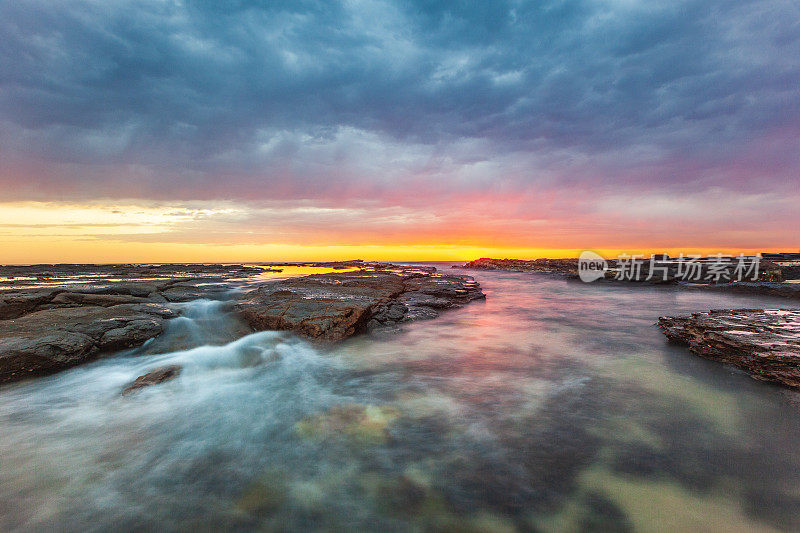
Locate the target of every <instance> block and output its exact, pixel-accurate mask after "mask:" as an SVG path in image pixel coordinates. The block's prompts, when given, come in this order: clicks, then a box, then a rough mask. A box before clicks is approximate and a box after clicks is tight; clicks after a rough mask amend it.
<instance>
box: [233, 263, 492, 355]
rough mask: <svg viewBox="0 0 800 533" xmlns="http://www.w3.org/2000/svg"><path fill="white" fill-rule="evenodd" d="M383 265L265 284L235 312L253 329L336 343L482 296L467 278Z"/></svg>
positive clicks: (477, 287) (236, 307) (236, 305)
mask: <svg viewBox="0 0 800 533" xmlns="http://www.w3.org/2000/svg"><path fill="white" fill-rule="evenodd" d="M382 266H384V267H385V268H381V269H377V270H371V269H363V270H357V271H353V272H346V273H331V274H321V275H315V276H305V277H302V278H295V279H289V280H283V281H278V282H272V283H267V284H265V285H263V286H261V287H259V288H257V289H255V290H253V291H250V292H249V293H246V294H244V295H243V296H242V298H241V300H240V301H239V302H237V303H236V304H235V309H236V311H237V312H238V313H239V314H240V316H241V317H242V318H243V319H244V320H245V321H246V322H247V323H248V324H249V325H250V326H251V327H252V328H254V329H256V330H275V329H277V330H291V331H294V332H295V333H298V334H300V335H303V336H305V337H308V338H311V339H316V340H321V341H339V340H342V339H345V338H347V337H350V336H352V335H355V334H357V333H361V332H363V331H365V330H367V329H374V328H378V327H382V326H387V325H392V324H397V323H399V322H403V321H406V320H411V319H415V318H423V317H425V318H427V317H431V316H437V314H436V312H435V311H434V309H449V308H452V307H458V306H461V305H464V304H466V303H468V302H470V301H472V300H475V299H478V298H484V297H485V296H484V294H483V292H482V291H481V289H480V285H478V284H477V283H476V282H475V281H474V280H473V279H472V278H470V277H468V276H452V275H441V274H437V273H432V272H430V270H428V269H417V268H412V267H405V268H404V267H397V266H395V265H382ZM423 308H424V309H425V311H424V312H423V311H421V309H423Z"/></svg>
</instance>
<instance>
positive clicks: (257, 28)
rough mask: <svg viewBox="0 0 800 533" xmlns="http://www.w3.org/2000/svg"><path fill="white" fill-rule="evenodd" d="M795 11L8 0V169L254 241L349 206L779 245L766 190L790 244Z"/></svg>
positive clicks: (393, 233) (799, 155) (19, 186)
mask: <svg viewBox="0 0 800 533" xmlns="http://www.w3.org/2000/svg"><path fill="white" fill-rule="evenodd" d="M798 20H800V6H799V5H798V4H797V3H796V2H794V1H793V0H760V1H755V0H754V1H741V0H675V1H671V2H649V1H644V0H641V1H639V0H549V1H548V0H545V1H542V0H531V1H524V0H507V1H503V0H496V1H491V2H488V1H487V2H467V1H444V0H443V1H434V0H425V1H422V0H420V1H417V2H401V1H397V0H395V1H391V0H386V1H377V0H376V1H367V0H347V1H341V2H334V1H312V0H286V1H266V0H264V1H252V2H246V1H243V0H242V1H238V2H216V1H212V0H203V1H189V0H187V1H178V0H141V1H138V2H126V1H120V0H113V1H108V0H91V1H90V0H84V1H74V0H72V1H66V0H40V1H36V0H14V1H11V0H5V1H3V0H0V192H2V199H3V200H5V201H9V202H10V201H51V202H52V201H60V202H66V201H68V202H72V203H71V204H68V205H73V206H74V205H75V204H80V203H81V202H83V203H89V202H96V201H108V199H117V200H118V199H126V200H135V201H136V202H138V204H139V205H146V206H149V207H148V208H152V209H160V207H159V206H161V205H164V203H165V202H166V204H170V203H172V204H174V205H184V204H186V203H188V202H206V203H209V202H210V203H209V204H208V205H206V204H204V207H203V208H204V209H212V210H213V209H216V207H215V205H213V203H214V202H218V204H217V205H221V204H222V203H225V202H228V203H230V206H232V207H230V209H234V210H237V211H236V212H237V213H239V212H241V213H240V214H241V216H238V215H237V217H238V218H237V217H233V219H231V220H227V219H226V220H227V221H225V222H219V223H220V224H222V225H223V226H224V227H225V228H227V229H226V230H225V231H223V232H221V233H218V234H217V235H225V237H224V238H226V239H233V242H239V241H240V240H241V239H243V238H244V239H249V240H253V241H256V240H258V239H261V241H260V242H264V243H271V242H289V241H292V242H301V241H302V242H307V240H308V239H310V240H311V241H314V242H317V241H320V240H325V239H328V240H329V241H336V242H340V241H342V242H343V241H345V240H346V239H345V238H344V237H343V235H344V233H341V232H340V233H338V234H334V233H336V232H335V231H333V230H331V224H332V222H331V221H332V220H333V219H336V218H337V217H338V222H336V223H337V224H338V225H339V226H340V227H342V228H343V227H348V228H350V227H351V226H352V228H351V229H352V231H351V232H350V233H349V234H350V235H351V236H353V241H352V242H351V243H350V244H362V243H370V242H372V243H376V242H384V241H383V240H382V239H384V237H386V236H387V235H388V237H386V238H389V239H395V240H398V241H403V242H412V241H414V239H415V238H422V239H423V240H424V241H431V242H433V241H435V240H436V239H444V241H440V242H445V241H446V242H450V243H452V242H455V241H459V242H461V241H464V240H465V239H466V240H467V241H469V240H470V238H472V241H471V243H472V244H479V243H483V242H485V241H486V240H489V241H491V240H497V239H499V240H501V241H503V242H504V243H507V244H509V243H511V242H512V241H513V242H517V243H519V244H520V245H524V246H527V247H536V246H539V245H541V246H553V245H552V242H553V241H554V240H555V241H557V240H558V238H560V239H562V242H564V243H565V242H569V243H571V244H570V245H569V246H567V245H564V247H571V246H572V244H574V245H575V247H580V246H581V245H588V244H589V243H585V241H586V240H588V238H589V236H591V238H592V239H598V238H600V239H603V238H605V239H606V241H605V242H607V243H611V242H612V241H614V242H624V243H626V244H624V245H627V243H628V242H629V239H627V238H624V237H623V238H621V237H620V233H622V232H625V231H633V230H631V226H632V225H633V226H640V225H644V224H655V223H656V222H658V223H659V224H667V225H670V224H672V226H673V228H681V229H682V230H684V233H682V234H676V235H678V236H680V235H683V236H684V237H686V239H689V238H690V237H691V238H692V239H701V240H703V239H705V241H704V242H692V243H691V244H692V245H697V246H701V245H702V246H726V247H749V246H753V247H757V246H759V243H758V242H756V241H758V240H759V235H760V236H761V237H764V236H765V235H766V234H767V232H769V231H770V228H771V226H770V225H769V224H768V223H767V217H766V213H767V212H769V213H772V214H773V216H775V215H780V216H782V217H785V218H784V220H783V224H782V225H781V228H780V229H778V230H776V231H777V232H778V233H779V237H780V238H778V239H777V241H775V240H774V239H772V240H770V239H762V242H767V241H769V242H775V243H776V244H777V245H784V246H787V245H791V244H792V242H793V241H795V242H796V241H798V240H800V236H799V235H798V233H797V230H792V229H791V228H793V227H794V228H796V227H800V213H798V210H796V209H794V208H792V207H791V206H792V205H797V203H796V201H797V200H800V25H798ZM276 202H278V203H279V204H280V207H279V208H278V207H276V204H275V203H276ZM705 202H710V203H711V204H710V205H709V204H707V203H705ZM792 202H794V203H792ZM634 204H635V205H634ZM64 205H67V204H64ZM226 205H227V204H226ZM298 206H299V207H305V208H307V209H306V211H302V210H301V211H293V209H295V208H296V207H298ZM643 206H644V207H643ZM787 206H788V207H787ZM704 208H705V209H712V210H715V215H714V216H708V215H704V216H700V217H698V219H697V220H696V221H695V226H692V227H690V226H689V224H688V223H687V224H684V221H685V218H686V217H692V216H695V215H697V211H696V209H699V210H700V211H702V210H703V209H704ZM220 209H222V208H220ZM215 212H216V211H215ZM759 215H763V216H761V217H760V216H759ZM226 216H227V215H226ZM599 218H602V219H603V223H602V226H603V231H601V232H597V231H589V228H591V227H594V228H598V227H599V226H597V224H596V223H597V221H598V219H599ZM459 220H460V221H462V222H461V223H460V224H459V223H458V222H457V221H459ZM468 220H471V222H465V221H468ZM168 227H171V228H173V229H174V231H172V238H180V239H184V241H183V242H194V241H196V240H197V239H198V238H199V237H198V235H200V234H202V235H205V236H206V237H202V238H208V239H210V240H214V239H215V237H214V234H215V233H214V232H211V233H209V232H208V231H205V230H203V231H201V230H197V228H195V227H194V226H192V228H194V229H195V230H197V231H195V233H194V234H193V233H192V231H191V229H192V228H190V227H187V226H186V224H185V223H184V222H180V223H178V224H177V226H173V225H168ZM177 227H180V228H182V229H175V228H177ZM248 227H249V228H250V229H251V230H253V231H254V233H250V234H248V235H250V237H245V236H244V234H243V233H242V230H243V228H248ZM723 227H725V228H727V229H729V230H731V231H732V233H731V235H729V236H728V237H725V238H724V239H721V240H718V241H714V240H713V238H712V237H713V236H714V235H716V234H719V231H720V229H721V228H723ZM465 228H466V229H468V230H470V231H472V232H473V233H472V234H467V233H465V232H464V229H465ZM206 230H207V227H206ZM660 232H661V229H658V230H656V229H653V230H652V235H651V236H652V237H653V238H654V239H656V240H658V239H660V235H661V233H660ZM145 233H146V234H148V235H150V236H151V237H152V236H153V235H155V234H156V233H153V232H150V233H148V232H145ZM167 233H170V232H167ZM634 234H635V235H636V236H637V238H640V241H638V242H639V243H640V245H644V244H645V243H644V242H642V239H643V240H646V239H647V237H648V234H647V231H644V230H642V228H640V227H637V228H636V229H635V231H634ZM237 235H238V236H237ZM455 235H459V236H458V237H455ZM581 235H583V236H584V239H583V240H582V239H580V238H578V237H580V236H581ZM612 235H613V236H614V237H613V238H610V236H612ZM737 235H738V237H737ZM603 236H605V237H603ZM555 237H558V238H555ZM772 237H774V235H772ZM686 239H684V240H683V241H681V240H680V239H679V238H678V239H677V241H676V242H675V243H673V244H674V245H675V246H679V245H680V244H681V242H686ZM709 239H711V240H709ZM544 241H547V244H546V245H545V244H544ZM578 241H581V243H582V244H578ZM723 241H724V242H723ZM207 242H209V241H207ZM594 242H596V241H594ZM659 242H660V241H659ZM345 244H346V243H345ZM599 245H603V243H600V244H598V246H599ZM610 245H611V244H609V246H610ZM622 245H623V244H620V246H622ZM554 247H558V245H555V246H554ZM795 247H796V245H795Z"/></svg>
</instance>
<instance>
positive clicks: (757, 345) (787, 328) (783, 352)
mask: <svg viewBox="0 0 800 533" xmlns="http://www.w3.org/2000/svg"><path fill="white" fill-rule="evenodd" d="M658 326H659V327H660V328H661V329H662V330H663V332H664V334H665V335H666V336H667V337H668V338H669V339H670V340H672V341H675V342H679V343H682V344H686V345H688V346H689V350H691V351H692V352H693V353H695V354H697V355H699V356H701V357H705V358H708V359H713V360H715V361H721V362H724V363H730V364H733V365H736V366H738V367H741V368H743V369H745V370H747V372H749V373H750V375H751V376H753V377H754V378H756V379H760V380H763V381H773V382H776V383H780V384H781V385H784V386H786V387H791V388H794V389H800V310H798V309H790V310H779V309H773V310H770V309H729V310H712V311H709V312H708V313H693V314H692V315H691V316H688V317H685V316H684V317H666V316H665V317H661V318H659V319H658Z"/></svg>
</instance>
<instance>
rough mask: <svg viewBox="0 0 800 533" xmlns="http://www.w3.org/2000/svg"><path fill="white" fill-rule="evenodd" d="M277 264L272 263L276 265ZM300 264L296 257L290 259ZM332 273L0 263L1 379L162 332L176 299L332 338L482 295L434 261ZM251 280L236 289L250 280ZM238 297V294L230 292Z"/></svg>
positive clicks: (176, 310) (434, 312)
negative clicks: (219, 305)
mask: <svg viewBox="0 0 800 533" xmlns="http://www.w3.org/2000/svg"><path fill="white" fill-rule="evenodd" d="M273 266H274V265H273ZM294 266H297V265H294ZM301 266H312V267H324V268H330V269H332V270H345V269H347V270H351V269H353V268H358V269H359V270H354V271H348V272H334V273H330V274H319V275H313V276H306V277H297V278H289V279H281V280H274V281H264V280H262V279H260V278H259V277H258V276H259V275H261V274H263V273H265V272H280V269H277V268H271V267H266V266H258V267H251V266H243V265H33V266H27V267H0V383H5V382H10V381H16V380H19V379H23V378H25V377H28V376H35V375H42V374H47V373H52V372H56V371H59V370H62V369H65V368H69V367H71V366H75V365H77V364H80V363H84V362H88V361H91V360H93V359H96V358H97V357H100V356H102V355H105V354H108V353H111V352H113V351H116V350H121V349H126V348H134V347H138V346H141V345H142V344H144V343H145V342H147V341H148V340H150V339H152V338H154V337H156V336H158V335H159V334H161V332H162V331H163V329H164V321H165V320H167V319H170V318H175V317H177V316H179V315H180V313H181V309H182V308H181V306H180V305H176V304H180V303H183V302H189V301H192V300H197V299H201V298H203V299H209V300H224V301H227V302H230V303H229V304H226V305H228V307H229V308H231V309H232V310H233V311H234V312H235V313H237V314H238V315H239V316H240V317H241V318H242V319H244V321H245V322H246V325H244V328H245V331H243V332H242V334H246V332H247V330H246V328H247V327H250V328H252V329H255V330H291V331H293V332H295V333H298V334H300V335H303V336H305V337H308V338H312V339H320V340H327V341H336V340H341V339H345V338H347V337H350V336H351V335H354V334H356V333H360V332H364V331H367V330H374V329H377V328H381V327H386V326H391V325H394V324H397V323H400V322H403V321H407V320H412V319H420V318H434V317H436V316H438V313H439V311H440V310H442V309H449V308H452V307H458V306H460V305H464V304H466V303H467V302H469V301H471V300H474V299H476V298H483V297H484V295H483V293H482V292H481V290H480V286H479V285H478V284H477V283H475V282H474V281H473V280H472V278H469V277H467V276H452V275H441V274H437V273H435V270H436V269H435V268H432V267H419V268H411V267H398V266H395V265H391V264H386V263H368V262H364V261H346V262H342V263H308V264H303V265H301ZM248 283H249V284H251V286H252V284H254V283H257V285H255V286H256V287H257V288H255V289H253V290H250V291H247V292H244V293H238V292H236V291H237V290H239V289H240V288H241V287H242V286H246V284H248ZM237 297H238V300H236V301H235V302H234V299H236V298H237Z"/></svg>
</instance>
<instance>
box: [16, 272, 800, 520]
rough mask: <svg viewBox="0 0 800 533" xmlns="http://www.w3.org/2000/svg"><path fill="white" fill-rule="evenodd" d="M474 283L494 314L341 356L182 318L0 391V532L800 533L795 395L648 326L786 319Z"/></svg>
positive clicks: (213, 308) (742, 303)
mask: <svg viewBox="0 0 800 533" xmlns="http://www.w3.org/2000/svg"><path fill="white" fill-rule="evenodd" d="M469 273H470V274H471V275H474V276H475V277H476V279H477V280H478V281H479V282H480V283H481V284H482V286H483V288H484V291H485V292H486V294H487V299H486V301H485V302H474V303H472V304H470V305H468V306H466V307H464V308H462V309H459V310H454V311H450V312H446V313H444V314H443V315H442V316H441V317H440V318H438V319H436V320H431V321H424V322H415V323H408V324H405V325H403V327H402V328H401V329H400V330H399V331H397V332H394V333H382V334H380V335H373V336H362V337H358V338H353V339H351V340H349V341H347V342H345V343H343V344H341V345H338V346H336V347H333V348H326V349H323V348H320V347H315V346H313V345H311V344H309V343H306V342H304V341H302V340H300V339H298V338H295V337H293V336H292V335H290V334H286V333H278V332H262V333H255V334H249V335H246V336H244V337H241V335H242V330H241V325H240V324H237V323H236V322H235V320H234V319H233V318H232V317H230V316H228V315H226V314H225V313H224V311H223V309H224V308H223V307H222V306H221V305H220V303H219V302H210V301H197V302H191V303H189V304H186V306H187V308H186V313H185V316H183V317H182V318H179V319H176V320H174V321H173V322H172V323H170V324H169V327H168V330H167V332H166V333H165V334H164V335H163V336H162V338H160V339H157V340H156V341H154V342H151V343H150V344H149V345H147V346H145V347H143V348H142V349H139V350H134V351H128V352H124V353H120V354H117V355H115V356H114V357H111V358H107V359H103V360H100V361H97V362H95V363H92V364H89V365H86V366H82V367H78V368H75V369H72V370H69V371H66V372H62V373H60V374H57V375H54V376H50V377H46V378H40V379H36V380H31V381H27V382H24V383H19V384H15V385H8V386H4V387H2V388H0V531H14V530H26V531H27V530H54V529H55V530H67V531H92V530H115V531H130V530H140V529H158V530H178V529H181V530H184V529H195V530H200V531H206V530H213V529H217V528H227V529H240V530H252V529H260V530H268V531H269V530H314V529H317V530H326V531H336V530H343V529H350V528H357V529H360V530H372V531H393V530H397V531H406V530H419V531H424V530H451V531H514V530H519V531H531V530H541V531H581V530H594V531H688V530H691V531H697V530H703V531H720V532H723V531H724V532H730V531H775V530H784V531H786V530H798V529H800V453H798V451H797V443H798V442H800V409H799V408H798V405H800V403H799V402H798V398H797V395H795V393H791V392H788V391H784V390H782V389H780V388H777V387H775V386H772V385H769V384H765V383H761V382H757V381H755V380H753V379H751V378H750V377H748V376H746V375H745V374H743V373H742V372H740V371H738V370H736V369H733V368H731V367H729V366H725V365H720V364H718V363H714V362H710V361H706V360H703V359H701V358H698V357H696V356H694V355H691V354H690V353H689V352H688V350H687V349H686V348H685V347H682V346H674V345H670V344H668V343H667V341H666V340H665V338H664V336H663V335H662V334H661V333H660V332H659V331H658V329H657V328H656V327H655V326H654V325H653V324H654V322H655V321H656V319H657V318H658V317H659V316H660V315H669V314H686V313H690V312H693V311H703V310H708V309H713V308H731V307H733V308H736V307H773V308H774V307H787V306H792V304H791V302H790V301H788V300H782V299H772V298H765V297H754V296H740V295H732V294H725V293H722V292H712V291H703V290H687V289H677V288H674V287H652V286H651V287H644V286H624V285H607V284H606V285H601V284H582V283H580V282H567V281H565V280H563V279H560V278H554V277H549V276H547V275H538V274H525V273H503V272H469ZM172 363H175V364H180V365H182V366H183V368H184V370H183V372H182V374H181V375H180V376H179V377H178V378H177V379H175V380H173V381H170V382H167V383H164V384H162V385H159V386H155V387H150V388H147V389H144V390H142V391H141V392H139V393H137V394H133V395H129V396H122V395H121V394H120V391H121V389H122V388H123V387H124V386H125V385H126V384H127V383H129V382H130V381H132V380H133V379H134V378H135V377H137V376H139V375H141V374H144V373H146V372H147V371H149V370H152V369H153V368H155V367H158V366H161V365H164V364H172Z"/></svg>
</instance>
